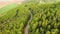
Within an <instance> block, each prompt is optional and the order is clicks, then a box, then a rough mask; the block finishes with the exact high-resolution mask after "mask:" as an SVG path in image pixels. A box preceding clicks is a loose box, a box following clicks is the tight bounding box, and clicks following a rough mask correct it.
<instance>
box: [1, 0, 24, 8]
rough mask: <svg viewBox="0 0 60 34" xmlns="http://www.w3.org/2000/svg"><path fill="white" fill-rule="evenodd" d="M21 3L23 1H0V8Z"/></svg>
mask: <svg viewBox="0 0 60 34" xmlns="http://www.w3.org/2000/svg"><path fill="white" fill-rule="evenodd" d="M22 1H24V0H11V1H10V0H8V1H5V0H4V1H2V2H1V0H0V8H2V7H4V6H6V5H7V4H13V3H16V4H21V3H22Z"/></svg>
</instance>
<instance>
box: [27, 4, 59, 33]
mask: <svg viewBox="0 0 60 34" xmlns="http://www.w3.org/2000/svg"><path fill="white" fill-rule="evenodd" d="M59 6H60V4H59V3H55V4H35V3H31V4H30V5H28V7H29V8H30V11H31V12H32V14H33V19H32V21H31V23H30V24H29V34H60V7H59Z"/></svg>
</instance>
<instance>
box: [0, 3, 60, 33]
mask: <svg viewBox="0 0 60 34" xmlns="http://www.w3.org/2000/svg"><path fill="white" fill-rule="evenodd" d="M0 34H60V2H56V3H51V4H42V3H41V4H40V3H34V2H29V3H22V4H21V5H17V4H12V5H8V6H6V7H3V8H1V9H0Z"/></svg>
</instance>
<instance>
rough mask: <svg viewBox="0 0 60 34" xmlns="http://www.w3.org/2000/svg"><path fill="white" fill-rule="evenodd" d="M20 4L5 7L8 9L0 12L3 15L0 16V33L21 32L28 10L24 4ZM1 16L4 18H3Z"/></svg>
mask: <svg viewBox="0 0 60 34" xmlns="http://www.w3.org/2000/svg"><path fill="white" fill-rule="evenodd" d="M20 6H21V7H20ZM20 6H18V7H15V8H13V9H9V10H8V9H7V10H8V11H5V13H4V12H2V13H4V15H3V16H1V18H0V34H23V32H24V27H25V25H26V24H27V21H28V18H29V12H28V11H29V10H27V9H26V8H25V7H24V5H20ZM0 12H1V11H0ZM8 12H9V13H8ZM2 18H3V19H4V18H6V19H4V20H3V19H2Z"/></svg>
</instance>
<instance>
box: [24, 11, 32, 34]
mask: <svg viewBox="0 0 60 34" xmlns="http://www.w3.org/2000/svg"><path fill="white" fill-rule="evenodd" d="M31 20H32V12H30V19H29V20H28V24H27V25H26V27H25V28H24V34H29V29H28V26H29V23H30V22H31Z"/></svg>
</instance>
